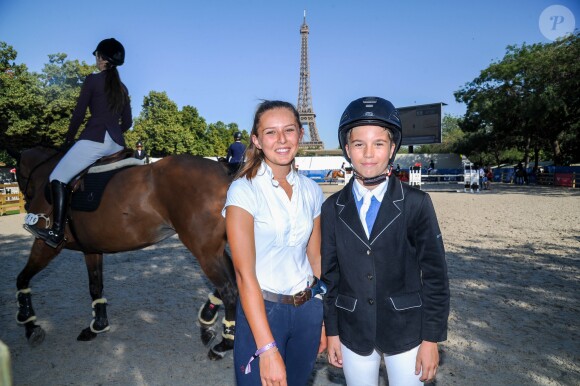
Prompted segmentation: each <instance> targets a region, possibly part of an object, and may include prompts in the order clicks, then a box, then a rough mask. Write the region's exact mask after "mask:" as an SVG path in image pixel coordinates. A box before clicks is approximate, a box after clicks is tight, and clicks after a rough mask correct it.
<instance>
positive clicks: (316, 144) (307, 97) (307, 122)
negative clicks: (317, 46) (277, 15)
mask: <svg viewBox="0 0 580 386" xmlns="http://www.w3.org/2000/svg"><path fill="white" fill-rule="evenodd" d="M300 36H301V37H302V48H301V49H300V85H299V87H298V103H297V104H296V109H297V110H298V113H299V114H300V123H302V126H308V129H309V133H310V141H304V140H303V141H302V142H301V143H300V148H301V149H309V150H318V149H324V144H323V143H322V141H321V140H320V137H319V136H318V129H316V114H314V109H313V108H312V95H311V94H310V69H309V66H308V25H307V24H306V11H304V22H303V23H302V26H301V27H300Z"/></svg>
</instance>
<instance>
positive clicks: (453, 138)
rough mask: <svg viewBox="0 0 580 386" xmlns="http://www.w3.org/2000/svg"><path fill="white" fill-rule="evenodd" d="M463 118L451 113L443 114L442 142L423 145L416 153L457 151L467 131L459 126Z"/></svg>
mask: <svg viewBox="0 0 580 386" xmlns="http://www.w3.org/2000/svg"><path fill="white" fill-rule="evenodd" d="M460 119H461V118H459V117H455V116H453V115H450V114H445V115H443V120H442V121H441V143H440V144H429V145H421V146H420V147H419V149H418V150H417V151H416V153H424V154H426V153H430V154H436V153H456V152H458V150H457V149H458V146H459V144H460V143H461V141H462V140H463V137H464V136H465V133H464V132H463V130H461V127H460V126H459V121H460Z"/></svg>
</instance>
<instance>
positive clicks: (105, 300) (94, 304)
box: [89, 298, 111, 334]
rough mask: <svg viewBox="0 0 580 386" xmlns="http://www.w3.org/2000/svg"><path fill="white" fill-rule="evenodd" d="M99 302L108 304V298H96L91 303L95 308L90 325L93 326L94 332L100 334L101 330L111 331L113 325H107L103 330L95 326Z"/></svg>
mask: <svg viewBox="0 0 580 386" xmlns="http://www.w3.org/2000/svg"><path fill="white" fill-rule="evenodd" d="M97 304H107V299H106V298H100V299H96V300H95V301H93V303H92V304H91V307H92V308H93V320H92V321H91V324H90V326H89V327H90V328H91V331H92V332H94V333H95V334H100V333H101V332H107V331H109V330H110V329H111V326H107V327H105V328H103V329H102V330H95V328H94V324H95V319H94V318H95V317H96V316H97V315H96V314H95V306H96V305H97Z"/></svg>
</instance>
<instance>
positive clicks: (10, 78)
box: [0, 42, 44, 159]
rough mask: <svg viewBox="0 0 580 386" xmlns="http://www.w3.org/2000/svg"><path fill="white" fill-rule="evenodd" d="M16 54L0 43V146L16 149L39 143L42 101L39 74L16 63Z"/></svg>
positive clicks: (0, 147)
mask: <svg viewBox="0 0 580 386" xmlns="http://www.w3.org/2000/svg"><path fill="white" fill-rule="evenodd" d="M16 57H17V52H16V50H14V48H13V47H12V46H9V45H8V44H6V43H5V42H0V149H7V148H11V149H12V150H14V151H19V150H22V149H24V148H27V147H30V146H32V145H33V144H36V143H39V142H41V139H42V135H41V133H40V130H39V128H40V127H41V118H42V116H43V106H44V100H43V95H42V91H41V86H42V84H41V82H40V79H39V77H38V76H37V75H36V74H34V73H31V72H29V71H28V68H27V67H26V65H24V64H16V62H15V60H16ZM4 158H5V159H9V158H7V156H6V155H5V156H4Z"/></svg>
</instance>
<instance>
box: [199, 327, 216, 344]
mask: <svg viewBox="0 0 580 386" xmlns="http://www.w3.org/2000/svg"><path fill="white" fill-rule="evenodd" d="M199 330H200V332H201V342H202V343H203V344H204V346H209V345H211V343H212V342H213V341H214V339H215V338H216V336H217V332H216V330H215V327H214V326H209V327H208V326H201V327H200V328H199Z"/></svg>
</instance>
